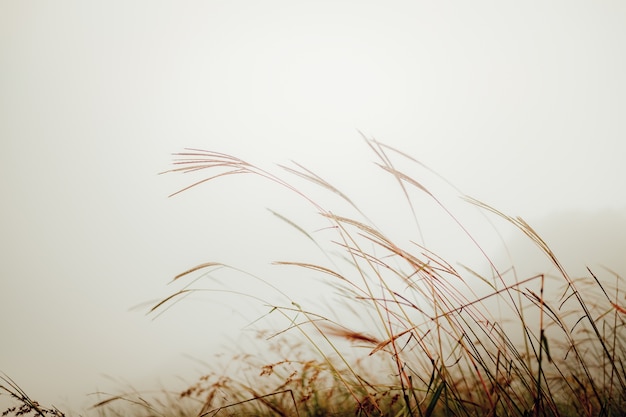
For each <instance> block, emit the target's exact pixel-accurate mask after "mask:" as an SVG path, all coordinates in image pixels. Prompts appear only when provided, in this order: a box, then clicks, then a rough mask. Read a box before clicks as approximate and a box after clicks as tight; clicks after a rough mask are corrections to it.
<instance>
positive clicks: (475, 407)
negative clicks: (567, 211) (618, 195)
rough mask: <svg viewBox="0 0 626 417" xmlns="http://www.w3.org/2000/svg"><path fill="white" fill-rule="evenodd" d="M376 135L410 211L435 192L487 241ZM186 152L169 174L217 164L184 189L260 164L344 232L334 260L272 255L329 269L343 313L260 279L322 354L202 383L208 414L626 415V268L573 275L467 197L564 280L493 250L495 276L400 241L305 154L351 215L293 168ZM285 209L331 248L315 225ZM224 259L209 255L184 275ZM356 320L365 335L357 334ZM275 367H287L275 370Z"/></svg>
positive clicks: (275, 307) (525, 229) (337, 238)
mask: <svg viewBox="0 0 626 417" xmlns="http://www.w3.org/2000/svg"><path fill="white" fill-rule="evenodd" d="M366 142H367V144H368V146H369V147H370V148H371V150H372V151H373V152H374V155H375V156H376V157H377V158H378V165H379V167H380V168H382V169H383V170H384V171H385V172H386V173H388V174H390V175H391V176H392V178H393V179H394V180H395V182H396V183H397V184H398V186H399V190H400V191H401V193H402V194H403V195H404V196H405V198H406V202H407V203H408V204H407V208H408V210H410V211H411V212H413V214H414V213H415V208H414V204H413V199H414V195H415V194H416V193H417V194H420V195H421V196H422V197H423V196H425V197H426V198H427V199H430V200H431V202H433V203H434V204H435V205H437V206H439V208H440V210H441V211H442V212H444V213H446V214H447V215H448V216H449V219H450V220H451V221H452V222H453V223H456V224H457V226H458V228H459V229H460V230H461V231H462V232H463V233H465V234H466V237H467V239H468V240H469V241H471V242H473V244H474V245H475V246H476V248H478V250H479V252H481V251H482V249H481V248H480V245H478V243H477V242H476V241H475V240H474V239H473V237H472V235H471V234H470V233H469V232H467V230H466V229H465V228H464V227H463V225H462V224H461V222H460V221H459V220H457V218H456V217H455V216H454V214H453V213H452V212H451V211H449V210H448V208H447V206H446V205H445V204H443V203H442V202H440V200H439V199H438V198H437V196H436V195H434V194H433V193H431V192H430V191H429V189H428V188H426V187H425V186H423V185H422V184H421V183H420V182H418V181H417V180H415V179H414V178H413V177H412V176H411V175H409V174H407V173H406V172H405V171H401V170H400V169H398V168H396V165H395V162H392V156H393V157H396V158H401V159H403V160H404V161H406V160H408V161H409V162H410V163H413V164H418V165H419V163H418V162H417V161H416V160H414V159H412V158H410V157H409V156H407V155H406V154H403V153H401V152H399V151H397V150H395V149H392V148H390V147H388V146H386V145H384V144H381V143H379V142H377V141H375V140H366ZM177 157H178V159H177V160H176V161H175V162H174V163H175V168H174V169H172V170H171V171H168V172H185V173H189V172H198V171H205V170H211V171H212V174H211V175H209V176H207V177H204V178H202V179H201V180H199V181H197V182H194V183H193V184H191V185H189V186H187V187H186V188H184V189H183V190H181V191H185V190H188V189H190V188H193V187H195V186H198V185H200V184H202V183H205V182H207V181H210V180H214V179H217V178H220V177H224V176H227V175H233V174H253V175H256V176H259V177H262V178H264V179H265V180H267V181H270V182H273V183H275V184H277V185H279V186H280V187H283V188H284V189H286V190H287V191H288V192H291V193H295V194H296V195H298V196H299V197H301V198H303V199H304V200H305V201H307V202H308V203H310V204H311V206H312V208H313V209H314V210H315V211H316V212H317V213H319V215H320V216H321V218H323V219H324V220H325V221H326V223H327V226H326V230H330V231H332V232H333V233H334V236H333V237H332V238H331V239H330V241H331V244H332V245H333V246H334V251H333V255H334V256H333V257H332V259H331V256H330V255H331V254H330V251H329V250H328V249H324V250H325V251H326V253H327V254H329V257H328V258H329V262H328V263H325V264H321V263H313V262H307V261H280V262H276V265H280V266H288V267H292V268H300V269H302V270H305V271H306V272H307V273H314V274H319V276H320V277H324V278H325V279H327V280H330V282H331V283H332V286H333V289H334V292H335V293H337V294H340V295H341V298H340V300H341V301H340V303H341V314H340V315H338V316H333V315H330V314H326V313H321V312H319V311H318V312H316V311H311V310H310V309H308V308H303V307H302V306H301V305H300V304H298V303H296V302H295V301H293V299H292V298H290V297H289V296H288V295H287V294H285V293H284V292H283V291H281V289H280V288H277V287H274V286H273V285H272V283H271V282H269V281H264V282H266V284H267V285H268V286H270V287H272V288H273V289H274V290H275V291H276V292H277V293H279V294H280V295H281V296H282V297H284V299H285V300H286V302H285V303H284V304H271V303H268V304H269V305H270V307H271V312H272V313H273V314H278V315H281V316H282V317H283V318H284V320H285V325H284V328H283V329H280V330H278V331H277V334H279V335H281V336H285V335H287V334H288V335H289V337H290V339H289V340H294V339H295V340H303V341H305V342H306V343H307V344H308V346H309V347H310V348H311V352H309V354H310V355H313V356H311V357H312V358H313V359H303V358H298V359H297V360H291V359H289V357H290V355H288V354H285V356H284V358H283V359H279V360H277V361H276V362H269V363H273V365H261V364H257V366H256V370H257V371H258V370H259V369H260V370H261V371H260V372H259V373H258V375H257V378H256V379H254V380H249V381H246V382H245V383H242V382H235V381H234V380H233V379H231V378H230V377H227V378H226V379H220V378H217V379H215V380H213V382H210V383H209V382H208V379H206V380H201V381H199V382H198V384H196V385H194V386H192V387H191V388H190V390H189V391H187V392H186V393H187V395H190V396H192V395H194V396H197V397H198V398H200V397H202V395H205V398H206V399H205V402H204V404H203V407H202V410H203V413H205V412H207V410H208V409H213V410H219V411H220V412H222V411H225V410H226V408H225V407H235V404H236V405H237V407H238V408H237V409H238V411H237V412H244V411H245V412H248V413H253V414H254V413H260V414H262V413H263V409H264V407H265V413H267V414H277V415H342V413H343V414H346V415H347V414H357V415H394V416H395V415H406V416H432V415H460V416H474V415H481V416H484V415H498V416H501V415H502V416H504V415H510V416H527V415H554V416H560V415H585V416H592V415H594V416H595V415H615V414H619V413H621V412H624V411H626V397H625V393H626V385H625V380H626V379H625V372H624V367H623V360H624V355H623V352H624V336H623V331H622V330H623V326H624V313H625V312H626V310H624V308H623V307H622V305H621V304H620V297H621V296H622V295H623V294H622V293H621V291H620V290H619V283H620V280H621V278H620V277H619V276H617V275H616V276H615V285H614V287H610V286H609V285H608V284H607V283H606V282H604V281H601V280H600V279H598V278H597V277H596V275H594V274H593V273H592V271H589V273H590V276H589V277H584V278H580V279H578V278H577V279H573V278H571V277H570V276H569V275H568V273H567V271H566V270H565V269H564V268H563V267H562V266H561V264H560V263H559V261H558V258H557V257H556V255H555V254H554V253H553V252H552V251H551V250H550V248H549V246H548V245H547V244H546V243H545V242H544V241H543V240H542V239H541V237H540V236H539V235H538V234H537V233H536V232H535V231H534V230H533V229H532V227H531V226H530V225H528V224H527V223H526V222H524V220H522V219H521V218H513V217H510V216H507V215H505V214H503V213H501V212H499V211H497V210H496V209H494V208H492V207H490V206H488V205H486V204H483V203H481V202H479V201H476V200H473V199H470V198H466V200H467V201H468V202H469V203H470V204H473V205H475V206H477V207H479V208H480V209H481V210H483V211H484V212H485V213H488V214H491V215H495V216H496V217H499V218H501V219H504V220H506V221H507V222H509V223H510V224H511V225H513V226H515V227H516V228H517V229H519V230H520V231H521V232H522V233H523V234H525V235H526V236H527V237H528V238H529V239H531V240H532V241H533V242H534V243H536V245H537V246H538V248H539V249H540V250H541V251H543V253H544V254H545V255H546V256H547V257H548V258H549V259H550V260H551V262H552V263H553V264H554V265H555V266H556V268H557V270H558V276H545V275H536V276H531V277H521V278H520V277H517V276H516V274H515V271H514V269H511V270H509V271H507V272H500V271H499V270H498V269H497V268H496V267H495V265H493V263H491V260H490V258H489V257H488V256H487V255H486V254H484V252H482V256H484V258H485V260H486V261H487V262H489V263H491V266H492V271H493V275H492V276H490V277H483V276H479V275H478V274H476V273H475V272H474V271H472V270H471V269H469V268H463V269H458V268H457V267H455V266H453V265H452V264H451V263H449V262H447V261H446V260H444V259H443V258H441V257H439V256H437V254H435V253H433V252H431V251H429V250H428V249H427V248H426V247H424V246H423V245H421V244H420V243H418V242H416V241H413V240H410V241H408V242H401V243H400V242H397V241H395V240H394V239H392V238H390V237H388V235H387V234H386V233H385V232H384V231H383V230H381V229H380V228H378V227H376V225H375V224H374V223H373V222H371V221H370V220H368V219H367V217H366V215H365V214H364V213H363V212H362V211H361V210H360V209H359V208H358V207H357V205H356V204H354V203H353V201H352V200H350V199H349V198H348V197H347V196H346V195H345V194H344V193H342V192H341V191H339V190H338V189H337V188H335V187H334V186H333V185H331V184H330V183H328V182H326V181H325V180H324V179H322V178H321V177H320V176H318V175H316V174H315V173H313V172H312V171H310V170H308V169H306V168H304V167H303V166H301V165H298V164H295V166H293V167H288V166H280V168H281V169H282V170H283V172H285V173H286V174H287V175H288V176H291V178H293V179H304V180H306V181H307V182H309V183H311V184H313V185H314V186H316V187H321V188H322V189H324V190H326V191H329V192H331V193H332V194H334V195H335V196H338V197H339V199H340V200H342V201H343V203H345V204H344V205H343V207H348V209H349V211H350V213H349V214H345V215H344V214H339V213H338V212H336V211H334V210H331V209H329V208H327V207H325V206H323V205H322V204H320V203H318V201H316V200H315V199H314V198H312V197H310V196H309V194H307V193H305V192H304V191H302V188H301V187H297V186H295V185H293V184H292V183H291V182H289V181H287V180H286V179H284V178H283V177H281V176H278V175H275V174H273V173H271V172H269V171H267V170H264V169H261V168H259V167H257V166H255V165H253V164H250V163H248V162H246V161H243V160H241V159H239V158H237V157H234V156H231V155H225V154H221V153H218V152H211V151H203V150H195V149H189V150H187V151H186V152H183V153H180V154H177ZM390 210H391V208H390ZM393 210H394V211H397V208H396V207H393ZM279 216H280V217H281V218H282V219H283V220H285V221H286V222H287V223H288V224H290V225H291V226H294V227H295V228H296V229H297V230H299V231H300V232H301V233H304V234H305V235H306V236H307V237H308V238H309V239H311V240H314V241H316V244H317V245H318V246H319V247H320V248H321V247H323V245H322V244H320V243H318V242H317V240H316V239H315V238H314V237H313V234H312V233H309V232H308V231H306V230H305V228H303V227H301V226H299V225H297V224H295V223H294V222H292V221H290V220H288V219H287V218H286V217H284V216H281V215H279ZM418 227H419V225H418ZM337 250H339V255H336V254H335V252H336V251H337ZM215 265H216V264H214V263H208V264H203V265H200V266H198V267H197V268H192V269H191V270H190V271H188V272H187V273H183V274H181V275H179V276H178V277H177V278H176V279H177V280H178V279H187V276H188V275H194V274H197V273H199V272H206V270H207V269H210V268H213V267H215ZM259 279H260V278H259ZM477 282H478V284H477ZM588 287H590V288H591V289H593V290H591V289H589V288H588ZM479 288H480V289H479ZM201 290H202V288H198V287H193V288H192V287H185V289H183V290H181V291H180V292H177V293H175V294H173V295H172V296H171V297H169V298H167V299H166V300H164V301H163V302H161V303H159V304H158V305H157V306H155V309H160V308H164V306H165V305H166V304H167V303H169V302H171V301H172V300H173V299H175V298H177V297H179V296H180V295H182V294H183V293H186V292H195V291H201ZM495 306H497V308H494V307H495ZM355 318H356V319H357V320H354V319H355ZM359 320H360V328H363V329H365V330H363V331H361V330H353V326H355V323H356V325H359ZM296 333H297V334H299V336H298V337H296ZM342 339H344V340H347V341H351V342H354V344H356V345H357V346H350V345H346V344H345V343H343V342H342ZM250 358H252V357H250ZM250 365H252V363H250ZM268 366H269V368H268ZM283 368H284V369H283ZM251 369H255V366H251ZM278 369H282V372H281V373H278V372H276V373H274V370H278ZM287 369H291V371H288V370H287ZM268 373H269V374H271V375H272V376H274V377H275V378H278V379H279V380H281V379H282V382H280V381H276V382H274V383H270V382H269V380H267V379H264V378H265V377H267V376H268ZM307 376H308V378H307ZM279 382H280V383H279ZM207 384H208V385H207ZM209 387H212V388H209ZM218 387H219V389H220V390H221V391H224V392H227V393H228V395H226V396H223V398H226V399H227V400H226V401H225V402H215V398H216V396H217V395H216V392H217V388H218ZM329 393H330V394H332V395H328V394H329ZM286 394H288V395H286ZM246 395H247V397H246ZM268 395H270V396H268ZM248 399H255V400H256V401H246V400H248ZM279 404H280V405H279ZM261 405H263V407H262V406H261ZM259 407H260V408H259ZM289 410H290V411H289ZM201 414H202V413H201Z"/></svg>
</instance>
